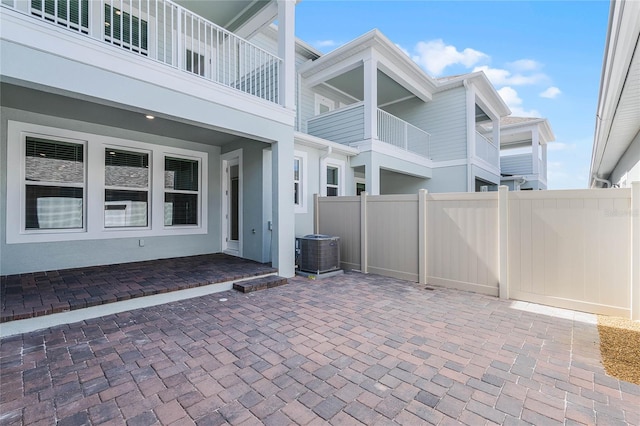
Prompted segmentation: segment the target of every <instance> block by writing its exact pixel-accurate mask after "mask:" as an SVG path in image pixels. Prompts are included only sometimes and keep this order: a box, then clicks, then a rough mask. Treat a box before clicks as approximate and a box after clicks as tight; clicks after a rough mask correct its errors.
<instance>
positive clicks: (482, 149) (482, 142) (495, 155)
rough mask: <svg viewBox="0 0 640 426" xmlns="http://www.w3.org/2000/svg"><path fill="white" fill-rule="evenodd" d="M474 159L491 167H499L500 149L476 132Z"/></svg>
mask: <svg viewBox="0 0 640 426" xmlns="http://www.w3.org/2000/svg"><path fill="white" fill-rule="evenodd" d="M475 152H476V157H478V158H480V159H481V160H483V161H485V162H487V163H489V164H490V165H491V166H493V167H496V168H499V167H500V148H498V146H497V145H496V144H495V143H494V142H493V141H492V140H491V139H489V138H487V137H486V136H483V135H482V134H481V133H480V132H478V131H476V146H475Z"/></svg>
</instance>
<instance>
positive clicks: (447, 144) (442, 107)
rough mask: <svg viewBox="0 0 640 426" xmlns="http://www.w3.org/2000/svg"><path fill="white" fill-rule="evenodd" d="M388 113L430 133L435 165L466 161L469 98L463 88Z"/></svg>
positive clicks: (396, 108) (412, 101)
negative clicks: (438, 162) (440, 162)
mask: <svg viewBox="0 0 640 426" xmlns="http://www.w3.org/2000/svg"><path fill="white" fill-rule="evenodd" d="M385 111H387V112H389V113H390V114H393V115H395V116H396V117H398V118H401V119H403V120H405V121H407V122H409V123H411V124H413V125H414V126H416V127H418V128H420V129H422V130H424V131H426V132H429V133H430V134H431V138H430V150H429V153H430V156H431V158H432V159H433V161H448V160H457V159H461V158H466V157H467V128H466V95H465V90H464V88H463V87H460V88H455V89H451V90H447V91H445V92H441V93H436V94H434V95H433V99H432V100H431V101H430V102H427V103H424V102H422V101H420V100H418V99H412V100H409V101H406V102H401V103H399V104H395V105H390V106H388V107H385Z"/></svg>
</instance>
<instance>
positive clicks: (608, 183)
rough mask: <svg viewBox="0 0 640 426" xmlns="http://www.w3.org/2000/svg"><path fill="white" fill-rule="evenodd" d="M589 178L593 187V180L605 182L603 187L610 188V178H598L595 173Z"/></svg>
mask: <svg viewBox="0 0 640 426" xmlns="http://www.w3.org/2000/svg"><path fill="white" fill-rule="evenodd" d="M591 180H592V183H591V188H595V187H596V185H595V182H600V183H603V184H605V185H606V186H605V188H611V181H610V180H607V179H602V178H599V177H598V176H596V175H595V174H594V175H593V176H591Z"/></svg>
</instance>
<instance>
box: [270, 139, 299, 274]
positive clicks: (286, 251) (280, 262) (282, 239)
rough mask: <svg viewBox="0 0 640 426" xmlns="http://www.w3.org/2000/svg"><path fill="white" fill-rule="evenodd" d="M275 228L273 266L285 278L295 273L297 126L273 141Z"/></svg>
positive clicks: (272, 251) (273, 234) (272, 249)
mask: <svg viewBox="0 0 640 426" xmlns="http://www.w3.org/2000/svg"><path fill="white" fill-rule="evenodd" d="M272 150H273V153H272V160H273V190H272V191H273V192H272V198H273V201H272V203H273V204H272V207H273V231H272V238H273V240H272V241H271V253H272V257H271V258H272V263H273V267H274V268H277V269H278V274H279V275H281V276H283V277H292V276H293V275H294V274H295V266H294V261H295V260H294V244H295V215H294V206H293V188H292V184H291V182H293V129H291V132H290V133H289V135H288V136H286V137H281V138H280V139H279V140H278V142H277V143H274V144H272Z"/></svg>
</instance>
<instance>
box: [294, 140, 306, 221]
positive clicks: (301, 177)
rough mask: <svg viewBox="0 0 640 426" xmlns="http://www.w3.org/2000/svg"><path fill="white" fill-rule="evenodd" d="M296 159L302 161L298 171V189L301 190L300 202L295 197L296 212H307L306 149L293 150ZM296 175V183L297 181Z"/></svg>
mask: <svg viewBox="0 0 640 426" xmlns="http://www.w3.org/2000/svg"><path fill="white" fill-rule="evenodd" d="M293 158H294V161H295V160H298V161H299V162H300V168H299V173H298V191H299V192H300V194H299V195H300V196H299V197H298V201H299V202H298V203H296V202H295V197H294V205H295V207H294V212H295V213H307V205H308V204H309V203H308V200H307V194H308V192H307V153H306V152H304V151H294V152H293ZM295 182H296V181H295V177H294V183H295Z"/></svg>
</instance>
